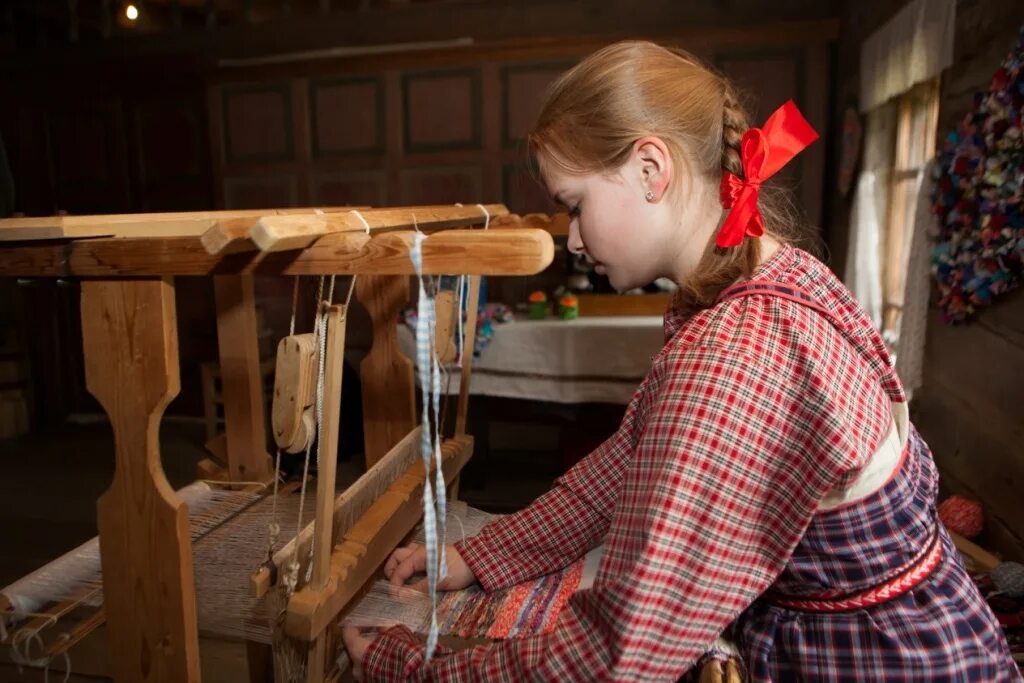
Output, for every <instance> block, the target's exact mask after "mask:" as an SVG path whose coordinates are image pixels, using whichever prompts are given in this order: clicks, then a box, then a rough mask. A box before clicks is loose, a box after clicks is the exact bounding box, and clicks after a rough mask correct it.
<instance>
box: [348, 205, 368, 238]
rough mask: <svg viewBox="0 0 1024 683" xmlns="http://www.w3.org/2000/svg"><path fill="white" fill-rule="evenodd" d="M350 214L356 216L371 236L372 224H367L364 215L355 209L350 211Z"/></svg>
mask: <svg viewBox="0 0 1024 683" xmlns="http://www.w3.org/2000/svg"><path fill="white" fill-rule="evenodd" d="M349 213H352V214H355V216H356V218H358V219H359V222H361V223H362V224H363V227H364V228H366V234H367V235H369V234H370V224H369V223H367V222H366V219H365V218H363V214H361V213H359V212H358V211H356V210H355V209H352V210H351V211H349Z"/></svg>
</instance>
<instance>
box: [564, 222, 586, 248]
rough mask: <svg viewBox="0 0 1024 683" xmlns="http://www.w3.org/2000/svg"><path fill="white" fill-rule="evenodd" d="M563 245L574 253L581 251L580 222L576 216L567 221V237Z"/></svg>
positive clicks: (582, 246)
mask: <svg viewBox="0 0 1024 683" xmlns="http://www.w3.org/2000/svg"><path fill="white" fill-rule="evenodd" d="M565 245H566V246H567V247H568V248H569V251H571V252H572V253H574V254H582V253H583V249H584V245H583V237H582V236H581V235H580V222H579V220H578V219H576V218H573V219H572V220H571V221H569V239H567V240H566V243H565Z"/></svg>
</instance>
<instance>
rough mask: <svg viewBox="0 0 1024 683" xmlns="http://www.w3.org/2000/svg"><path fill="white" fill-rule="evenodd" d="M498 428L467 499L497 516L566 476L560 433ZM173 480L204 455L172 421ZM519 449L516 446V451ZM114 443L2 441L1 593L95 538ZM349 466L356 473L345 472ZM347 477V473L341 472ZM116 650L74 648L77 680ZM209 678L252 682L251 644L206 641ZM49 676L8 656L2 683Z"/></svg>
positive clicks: (89, 434) (91, 438) (97, 676)
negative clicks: (20, 665)
mask: <svg viewBox="0 0 1024 683" xmlns="http://www.w3.org/2000/svg"><path fill="white" fill-rule="evenodd" d="M524 431H525V430H523V429H521V428H516V427H515V426H509V425H505V426H502V425H501V424H500V423H497V424H496V426H495V428H494V429H492V430H491V434H492V437H491V439H490V450H489V452H488V453H487V454H481V455H483V456H484V457H482V458H481V459H480V461H478V463H477V467H478V469H480V468H482V469H483V470H484V474H485V476H482V477H481V476H478V477H476V485H475V486H464V487H463V488H462V492H461V497H462V498H463V499H464V500H466V501H467V502H469V503H470V504H472V505H475V506H477V507H483V508H486V509H489V510H491V511H495V512H509V511H512V510H515V509H518V508H521V507H522V506H524V505H525V504H527V503H528V502H529V501H530V500H532V499H533V498H534V497H536V496H537V495H539V494H540V493H542V492H543V491H545V490H546V489H547V488H548V487H549V486H550V484H551V481H552V479H553V478H554V477H555V476H556V475H557V474H558V473H559V471H560V469H559V463H558V456H557V452H555V450H553V449H556V448H557V440H558V439H557V435H553V434H552V433H551V432H550V431H549V432H547V433H545V432H544V429H543V428H541V429H539V430H538V429H537V428H533V429H531V430H529V432H530V433H529V434H528V435H526V434H524ZM160 440H161V453H162V457H163V463H164V470H165V472H166V474H167V478H168V481H169V482H170V484H171V486H172V487H174V488H180V487H182V486H184V485H186V484H188V483H189V482H191V481H193V480H194V479H195V466H196V463H197V462H199V460H201V459H203V458H204V457H206V454H205V452H204V450H203V449H202V445H201V444H202V443H203V427H202V425H200V424H195V423H188V422H185V423H183V422H174V421H169V420H165V422H164V425H163V427H162V430H161V434H160ZM511 443H514V444H515V446H517V448H510V447H509V444H511ZM113 462H114V458H113V439H112V434H111V431H110V427H109V425H108V424H107V423H106V422H105V421H103V420H100V419H96V420H93V421H90V422H88V423H86V424H72V423H69V424H67V425H66V426H64V427H63V428H61V429H60V430H58V431H55V432H51V433H46V434H38V433H36V434H29V435H26V436H23V437H19V438H17V439H13V440H6V441H0V534H2V535H0V539H2V541H0V587H3V586H6V585H8V584H9V583H11V582H13V581H15V580H17V579H19V578H21V577H22V576H24V575H25V574H27V573H29V572H31V571H34V570H36V569H38V568H39V567H40V566H42V565H44V564H46V563H47V562H49V561H50V560H53V559H54V558H56V557H58V556H60V555H62V554H63V553H65V552H67V551H68V550H70V549H72V548H74V547H76V546H78V545H79V544H81V543H83V542H85V541H87V540H89V539H90V538H92V537H93V536H95V535H96V500H97V498H99V496H100V495H101V494H102V493H103V491H104V490H105V489H106V487H107V486H108V485H109V484H110V481H111V478H112V477H113ZM344 469H351V467H348V468H344ZM339 476H340V475H339ZM107 652H108V644H107V642H106V639H105V633H104V632H103V630H102V629H101V630H99V631H97V632H96V633H95V634H94V635H93V636H91V637H90V638H88V639H86V640H85V641H83V643H81V644H80V645H78V646H76V647H75V648H73V649H72V651H71V663H72V670H73V671H74V672H75V675H73V676H72V677H71V678H70V679H69V680H71V681H76V682H78V681H97V680H109V678H107V677H106V676H105V675H104V674H105V672H106V671H107V656H108V655H107ZM200 655H201V658H202V669H203V681H206V682H207V683H209V682H211V681H212V682H214V683H218V682H221V681H223V682H225V683H236V682H238V681H246V680H248V677H247V675H246V671H247V667H246V656H245V647H244V644H241V643H234V642H224V641H212V640H209V639H204V640H201V642H200ZM63 679H64V662H63V659H59V660H56V661H54V663H53V669H52V670H51V672H50V679H49V680H50V681H62V680H63ZM43 680H44V677H43V673H42V671H40V670H36V669H25V670H24V671H23V672H21V673H19V671H18V669H17V667H16V666H15V665H14V664H12V663H10V658H9V653H7V652H0V683H7V682H8V681H11V682H34V681H43Z"/></svg>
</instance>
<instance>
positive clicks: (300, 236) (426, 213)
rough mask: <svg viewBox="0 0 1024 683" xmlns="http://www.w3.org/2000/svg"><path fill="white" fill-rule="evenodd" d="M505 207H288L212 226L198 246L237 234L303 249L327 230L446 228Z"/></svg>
mask: <svg viewBox="0 0 1024 683" xmlns="http://www.w3.org/2000/svg"><path fill="white" fill-rule="evenodd" d="M506 214H508V209H507V208H505V206H504V205H503V204H488V205H486V206H484V207H483V208H482V209H481V208H480V207H479V206H476V205H471V206H451V205H443V206H406V207H401V208H394V209H361V210H360V209H357V208H355V207H353V209H352V210H348V211H338V210H335V211H333V212H331V213H311V212H303V213H292V214H288V215H270V216H263V217H261V218H260V219H259V220H258V221H256V224H255V225H253V226H252V230H251V231H250V232H247V233H246V232H244V223H242V222H238V221H232V222H230V225H229V226H228V225H226V226H224V227H221V226H215V227H213V228H211V229H210V230H209V231H207V232H206V233H205V234H204V235H203V237H202V240H203V246H205V247H206V250H207V251H209V252H210V253H211V254H218V253H221V252H222V251H223V250H224V249H225V248H226V247H227V246H228V245H232V244H236V243H237V242H238V240H240V239H245V238H248V239H251V240H252V243H253V244H254V245H255V246H256V247H257V248H259V250H260V251H289V250H293V249H305V248H306V247H308V246H309V245H311V244H313V243H314V242H315V241H316V240H317V239H319V238H320V237H323V236H324V235H326V234H328V233H332V232H365V231H366V230H367V229H369V230H370V231H371V232H372V231H383V230H408V229H410V228H413V229H416V228H418V229H420V230H423V231H427V232H431V231H436V230H443V229H446V228H461V227H466V226H472V225H483V224H484V223H485V221H486V218H487V217H488V216H503V215H506Z"/></svg>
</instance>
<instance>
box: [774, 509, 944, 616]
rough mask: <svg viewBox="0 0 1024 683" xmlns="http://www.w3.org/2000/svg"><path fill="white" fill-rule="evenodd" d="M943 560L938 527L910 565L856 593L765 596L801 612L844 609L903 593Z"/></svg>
mask: <svg viewBox="0 0 1024 683" xmlns="http://www.w3.org/2000/svg"><path fill="white" fill-rule="evenodd" d="M941 561H942V540H941V538H940V537H939V533H938V528H936V530H935V533H934V534H933V536H932V541H931V545H930V547H929V548H928V550H927V551H926V552H925V553H924V554H923V555H922V556H921V557H920V558H919V559H918V560H917V561H916V562H914V563H913V564H912V565H910V566H909V567H907V568H906V569H904V570H903V571H902V572H900V573H899V574H898V575H896V576H894V577H893V578H891V579H889V580H888V581H886V582H885V583H883V584H881V585H878V586H874V587H873V588H868V589H867V590H864V591H861V592H859V593H852V594H850V593H848V594H846V595H838V596H836V595H832V596H830V595H810V596H801V597H799V598H796V597H788V596H784V595H777V594H772V593H769V594H768V595H766V596H765V599H766V600H767V601H768V602H769V603H771V604H772V605H776V606H778V607H785V608H787V609H793V610H798V611H802V612H845V611H849V610H856V609H863V608H865V607H871V606H872V605H878V604H881V603H883V602H888V601H889V600H893V599H895V598H898V597H899V596H901V595H903V594H904V593H906V592H907V591H909V590H910V589H912V588H914V587H915V586H917V585H918V584H920V583H921V582H922V581H924V580H925V579H927V578H928V577H929V576H930V575H931V573H932V572H933V571H934V570H935V568H936V567H938V566H939V562H941Z"/></svg>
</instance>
